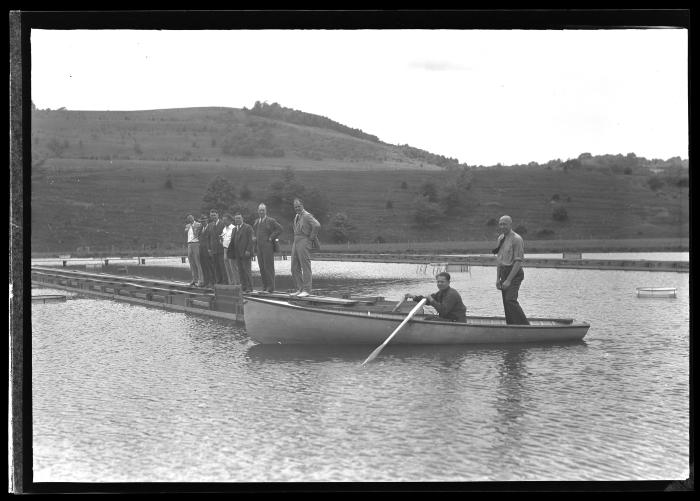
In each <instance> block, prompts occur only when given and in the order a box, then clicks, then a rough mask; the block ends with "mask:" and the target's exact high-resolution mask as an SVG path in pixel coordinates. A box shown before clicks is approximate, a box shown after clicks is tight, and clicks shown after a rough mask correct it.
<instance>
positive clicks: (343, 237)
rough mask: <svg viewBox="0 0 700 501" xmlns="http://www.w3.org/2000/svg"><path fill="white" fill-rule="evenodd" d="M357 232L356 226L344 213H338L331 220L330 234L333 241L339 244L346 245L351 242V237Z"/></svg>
mask: <svg viewBox="0 0 700 501" xmlns="http://www.w3.org/2000/svg"><path fill="white" fill-rule="evenodd" d="M354 230H355V225H353V224H352V222H351V221H350V218H348V215H347V214H346V213H344V212H338V213H336V214H335V215H334V216H333V218H332V219H331V222H330V225H329V234H330V237H331V240H333V242H335V243H338V244H344V243H345V242H349V241H350V235H351V233H352V232H353V231H354Z"/></svg>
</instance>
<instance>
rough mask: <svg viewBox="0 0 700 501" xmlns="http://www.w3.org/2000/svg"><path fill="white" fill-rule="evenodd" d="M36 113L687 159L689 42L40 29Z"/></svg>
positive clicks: (34, 39) (510, 33) (644, 33)
mask: <svg viewBox="0 0 700 501" xmlns="http://www.w3.org/2000/svg"><path fill="white" fill-rule="evenodd" d="M31 61H32V68H31V70H32V80H31V85H32V89H31V93H32V101H33V102H34V104H35V105H36V106H37V107H38V108H41V109H44V108H51V109H57V108H60V107H66V108H67V109H69V110H146V109H148V110H150V109H162V108H182V107H199V106H224V107H233V108H242V107H244V106H245V107H248V108H250V107H252V106H253V104H254V103H255V101H267V102H268V103H273V102H277V103H279V104H280V105H282V106H285V107H288V108H294V109H298V110H302V111H306V112H309V113H315V114H318V115H323V116H326V117H328V118H330V119H332V120H335V121H337V122H340V123H342V124H344V125H348V126H350V127H353V128H359V129H362V130H363V131H365V132H367V133H369V134H374V135H376V136H378V137H379V139H380V140H382V141H384V142H387V143H391V144H410V145H411V146H415V147H418V148H422V149H425V150H428V151H430V152H432V153H437V154H441V155H445V156H448V157H452V158H457V159H458V160H459V161H460V162H462V163H467V164H469V165H494V164H496V163H502V164H504V165H511V164H516V163H528V162H531V161H536V162H546V161H548V160H551V159H556V158H561V159H562V160H565V159H567V158H574V157H578V156H579V155H580V154H581V153H584V152H587V153H591V154H593V155H597V154H606V153H610V154H618V153H621V154H627V153H630V152H634V153H635V154H637V155H638V156H644V157H647V158H663V159H667V158H670V157H673V156H680V157H682V158H688V33H687V30H684V29H646V30H224V31H215V30H212V31H206V30H204V31H201V30H197V31H180V30H177V31H168V30H163V31H157V30H65V31H61V30H32V32H31Z"/></svg>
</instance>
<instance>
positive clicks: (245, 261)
mask: <svg viewBox="0 0 700 501" xmlns="http://www.w3.org/2000/svg"><path fill="white" fill-rule="evenodd" d="M233 224H234V225H235V227H234V229H233V235H232V236H231V244H230V245H229V247H228V252H229V254H228V255H229V258H230V257H231V249H232V248H233V256H234V258H235V260H236V266H237V267H238V274H239V275H240V277H241V290H242V291H243V292H250V291H252V290H253V281H252V279H251V273H250V261H251V259H252V258H253V227H252V226H251V225H249V224H247V223H245V222H243V216H241V215H240V214H236V215H235V216H233Z"/></svg>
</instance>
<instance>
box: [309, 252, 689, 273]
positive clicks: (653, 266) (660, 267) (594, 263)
mask: <svg viewBox="0 0 700 501" xmlns="http://www.w3.org/2000/svg"><path fill="white" fill-rule="evenodd" d="M311 259H312V260H317V261H355V262H370V263H411V264H421V265H425V264H438V263H439V264H441V265H443V266H444V267H446V268H447V270H448V271H460V270H467V269H468V267H469V266H496V257H495V256H489V255H478V256H454V255H450V254H350V253H335V252H314V253H312V254H311ZM525 267H526V268H564V269H587V270H627V271H667V272H668V271H675V272H680V273H683V272H685V273H688V272H689V270H690V263H689V262H687V261H658V260H646V259H639V260H630V259H579V258H574V259H571V258H569V259H564V258H526V259H525Z"/></svg>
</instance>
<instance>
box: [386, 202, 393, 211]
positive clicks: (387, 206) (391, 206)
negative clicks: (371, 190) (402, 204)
mask: <svg viewBox="0 0 700 501" xmlns="http://www.w3.org/2000/svg"><path fill="white" fill-rule="evenodd" d="M386 208H387V209H393V208H394V202H392V201H391V200H387V201H386Z"/></svg>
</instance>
